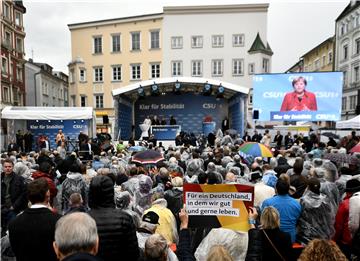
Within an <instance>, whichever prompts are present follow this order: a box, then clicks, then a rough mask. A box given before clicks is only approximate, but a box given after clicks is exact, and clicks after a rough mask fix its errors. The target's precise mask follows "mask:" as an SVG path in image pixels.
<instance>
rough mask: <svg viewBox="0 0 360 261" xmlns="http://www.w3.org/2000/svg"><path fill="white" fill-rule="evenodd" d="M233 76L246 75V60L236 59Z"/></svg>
mask: <svg viewBox="0 0 360 261" xmlns="http://www.w3.org/2000/svg"><path fill="white" fill-rule="evenodd" d="M232 74H233V75H235V76H236V75H244V60H243V59H234V60H233V62H232Z"/></svg>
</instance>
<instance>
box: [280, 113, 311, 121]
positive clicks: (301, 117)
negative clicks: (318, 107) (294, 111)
mask: <svg viewBox="0 0 360 261" xmlns="http://www.w3.org/2000/svg"><path fill="white" fill-rule="evenodd" d="M284 118H285V117H284ZM291 119H292V120H311V114H298V115H291Z"/></svg>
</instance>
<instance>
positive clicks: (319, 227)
mask: <svg viewBox="0 0 360 261" xmlns="http://www.w3.org/2000/svg"><path fill="white" fill-rule="evenodd" d="M300 204H301V207H302V212H301V216H300V218H299V220H298V234H297V240H298V241H299V242H301V243H304V244H307V243H308V242H309V241H311V240H312V239H314V238H322V239H330V238H331V236H332V235H333V234H334V232H335V230H334V219H333V216H332V204H331V202H330V200H329V198H328V197H327V196H326V195H325V194H320V195H318V194H316V193H314V192H312V191H310V190H306V191H305V193H304V195H303V197H302V198H301V199H300Z"/></svg>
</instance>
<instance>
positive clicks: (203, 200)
mask: <svg viewBox="0 0 360 261" xmlns="http://www.w3.org/2000/svg"><path fill="white" fill-rule="evenodd" d="M184 202H185V205H186V211H187V213H188V215H189V227H212V228H217V227H223V228H229V229H233V230H237V231H244V232H247V231H248V230H249V228H250V226H249V222H248V209H249V207H252V206H253V203H254V187H253V186H247V185H239V184H218V185H199V184H184Z"/></svg>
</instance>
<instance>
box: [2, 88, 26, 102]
mask: <svg viewBox="0 0 360 261" xmlns="http://www.w3.org/2000/svg"><path fill="white" fill-rule="evenodd" d="M10 91H11V90H10V87H8V86H3V88H2V101H3V102H12V103H14V105H22V104H23V98H22V94H21V93H20V92H19V90H18V89H17V88H12V97H11V92H10Z"/></svg>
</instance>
